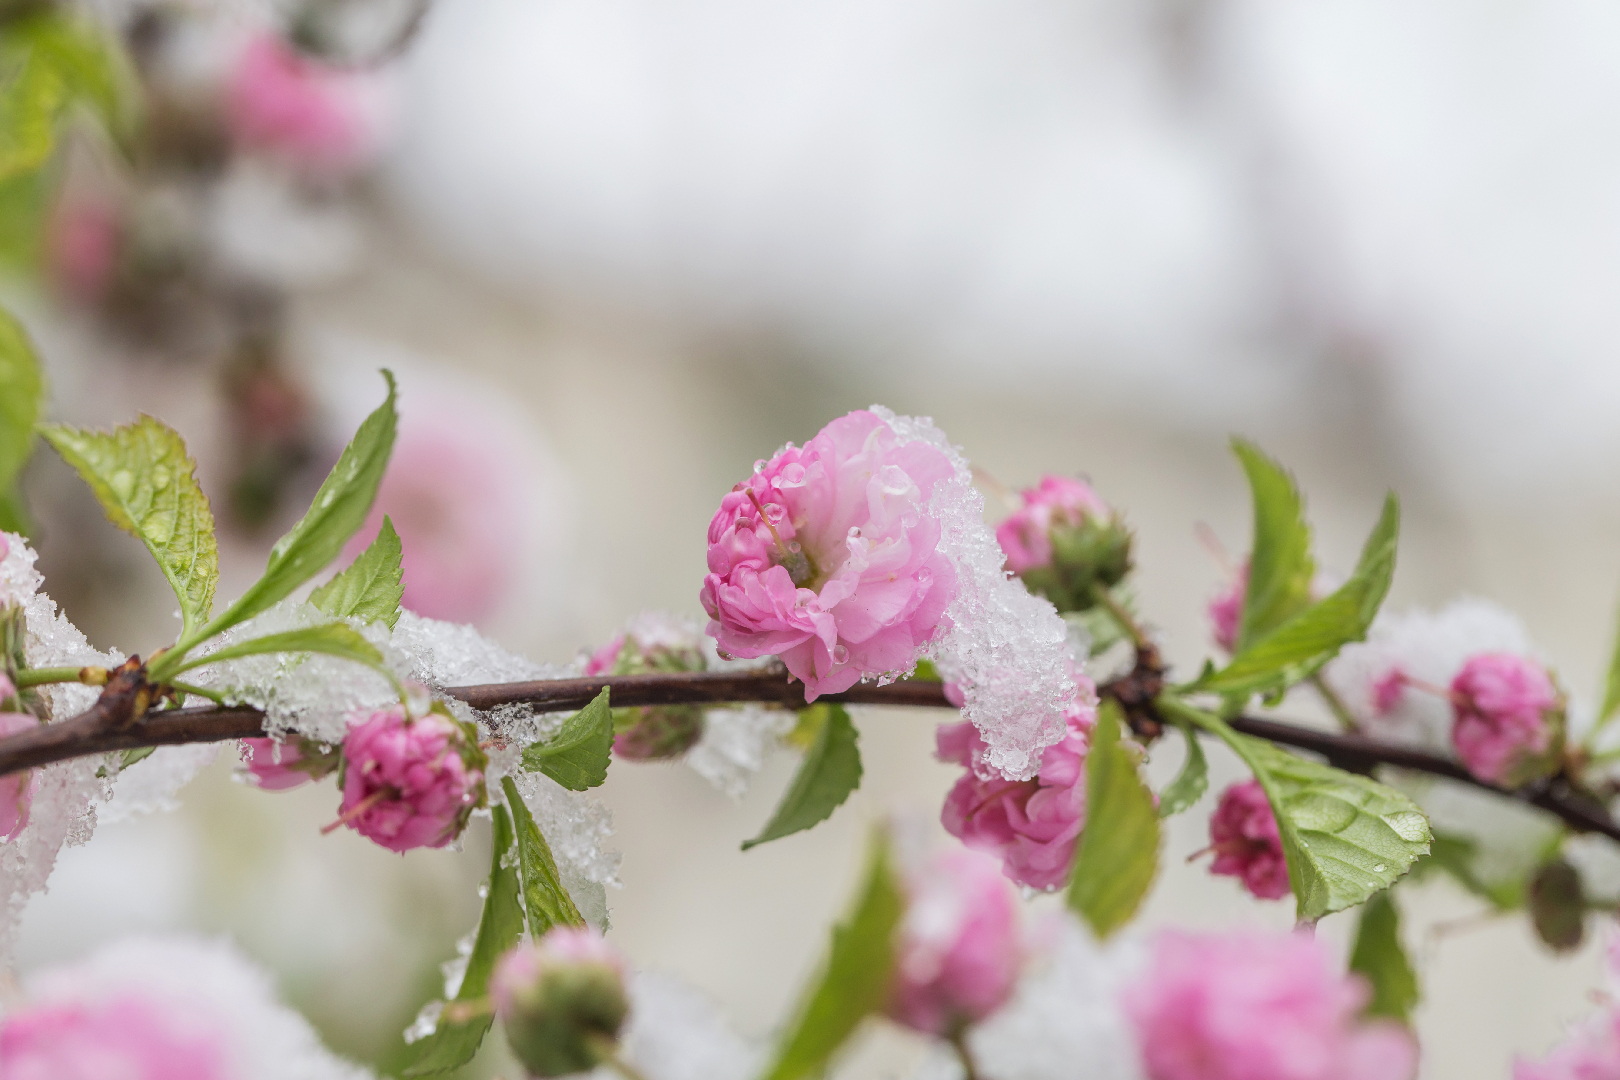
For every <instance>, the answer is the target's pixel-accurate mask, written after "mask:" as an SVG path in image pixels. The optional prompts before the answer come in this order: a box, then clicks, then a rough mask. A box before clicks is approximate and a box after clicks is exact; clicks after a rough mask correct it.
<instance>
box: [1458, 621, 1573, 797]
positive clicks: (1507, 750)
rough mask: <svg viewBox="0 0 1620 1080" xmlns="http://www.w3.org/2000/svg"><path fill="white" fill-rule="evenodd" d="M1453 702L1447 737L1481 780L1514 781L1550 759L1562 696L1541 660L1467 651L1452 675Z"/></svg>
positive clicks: (1560, 728) (1557, 737)
mask: <svg viewBox="0 0 1620 1080" xmlns="http://www.w3.org/2000/svg"><path fill="white" fill-rule="evenodd" d="M1451 702H1452V710H1453V716H1454V720H1453V723H1452V728H1451V741H1452V743H1453V745H1455V746H1456V748H1457V756H1458V757H1460V758H1461V759H1462V762H1463V764H1464V765H1466V766H1467V767H1468V771H1469V772H1471V773H1473V774H1474V775H1475V776H1477V777H1479V778H1480V779H1481V780H1486V781H1489V782H1491V783H1493V784H1503V785H1507V786H1513V785H1517V784H1521V783H1524V782H1525V781H1526V780H1529V779H1532V778H1533V777H1534V776H1536V775H1540V774H1541V773H1543V772H1545V771H1546V768H1547V767H1549V766H1550V765H1551V760H1550V759H1551V758H1552V756H1553V754H1554V752H1555V751H1556V750H1557V743H1558V742H1559V741H1560V740H1561V737H1562V733H1563V722H1564V702H1563V696H1562V695H1561V694H1560V693H1559V692H1558V688H1557V687H1556V686H1555V685H1553V681H1552V679H1551V677H1550V676H1548V674H1547V672H1546V670H1545V669H1544V668H1542V666H1541V665H1540V664H1537V663H1536V662H1535V661H1533V660H1528V659H1526V658H1524V657H1522V656H1516V655H1514V654H1513V653H1482V654H1479V655H1477V656H1472V657H1469V659H1468V661H1467V663H1465V664H1463V668H1462V670H1461V671H1459V672H1458V673H1457V676H1456V678H1454V679H1452V680H1451Z"/></svg>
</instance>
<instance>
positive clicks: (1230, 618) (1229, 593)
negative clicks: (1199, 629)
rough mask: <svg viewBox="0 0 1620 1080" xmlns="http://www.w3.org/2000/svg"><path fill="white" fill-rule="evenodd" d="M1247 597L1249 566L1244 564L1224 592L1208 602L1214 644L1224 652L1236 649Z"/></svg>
mask: <svg viewBox="0 0 1620 1080" xmlns="http://www.w3.org/2000/svg"><path fill="white" fill-rule="evenodd" d="M1248 595H1249V564H1248V563H1244V564H1243V569H1242V570H1239V571H1238V574H1237V576H1236V577H1234V578H1233V579H1232V582H1231V584H1229V585H1228V586H1227V587H1226V590H1225V591H1224V592H1222V593H1220V594H1219V595H1217V596H1216V597H1215V599H1213V600H1211V601H1210V602H1209V623H1210V626H1211V627H1212V628H1213V629H1214V632H1215V644H1216V645H1219V646H1220V647H1221V648H1222V649H1223V650H1225V651H1226V652H1233V651H1235V650H1236V649H1237V640H1238V630H1239V629H1240V628H1241V627H1242V625H1243V605H1244V603H1245V602H1247V600H1248Z"/></svg>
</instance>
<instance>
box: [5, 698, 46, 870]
mask: <svg viewBox="0 0 1620 1080" xmlns="http://www.w3.org/2000/svg"><path fill="white" fill-rule="evenodd" d="M0 683H4V684H5V685H4V686H0V700H4V699H5V698H6V697H7V696H9V695H8V694H7V693H6V691H8V690H12V691H13V692H14V688H13V687H12V686H11V680H10V679H7V678H6V677H5V676H3V675H0ZM38 726H39V721H38V720H36V719H34V717H32V716H30V715H29V714H27V713H21V712H0V738H4V737H5V736H7V735H16V734H18V733H19V732H23V731H28V730H29V729H31V728H35V727H38ZM38 790H39V772H38V770H36V769H24V770H23V771H21V772H14V773H11V774H10V775H9V776H0V842H4V841H11V840H15V839H17V836H18V835H19V834H20V833H21V832H22V831H23V829H24V828H25V827H26V826H27V825H28V813H29V811H30V810H31V809H32V808H33V804H34V794H35V793H36V792H37V791H38Z"/></svg>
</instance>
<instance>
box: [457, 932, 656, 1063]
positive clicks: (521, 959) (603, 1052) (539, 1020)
mask: <svg viewBox="0 0 1620 1080" xmlns="http://www.w3.org/2000/svg"><path fill="white" fill-rule="evenodd" d="M489 995H490V998H491V1000H492V1001H493V1002H494V1005H495V1015H496V1016H498V1017H499V1018H500V1020H501V1023H502V1024H503V1025H505V1027H506V1041H507V1042H508V1043H510V1044H511V1047H512V1052H513V1053H514V1054H515V1055H516V1056H517V1059H518V1061H520V1062H522V1063H523V1067H524V1068H525V1069H527V1070H528V1071H529V1072H530V1073H531V1074H532V1075H534V1076H567V1075H569V1074H571V1073H581V1072H588V1071H589V1070H591V1069H594V1068H595V1067H596V1066H597V1065H599V1064H601V1063H602V1061H603V1060H604V1058H605V1057H606V1056H607V1055H608V1054H610V1053H611V1050H612V1047H613V1044H614V1043H615V1042H617V1041H618V1038H619V1031H620V1029H621V1028H623V1026H624V1021H625V1018H626V1016H628V1015H629V1012H630V1000H629V997H628V995H627V994H626V992H625V986H624V958H623V957H622V956H620V955H619V952H618V950H617V949H615V948H613V947H612V946H611V945H609V944H608V943H607V942H606V941H604V940H603V939H602V936H601V935H600V934H598V933H597V932H596V931H594V930H591V929H588V928H583V927H581V928H576V927H571V926H559V927H557V928H556V929H554V930H552V931H551V932H550V933H548V934H546V936H545V937H543V938H541V939H540V941H539V943H538V944H533V945H519V946H517V947H516V948H514V949H512V950H510V951H509V952H507V953H506V955H504V956H502V957H501V958H500V960H499V961H497V963H496V965H495V970H494V972H493V973H492V974H491V975H490V980H489Z"/></svg>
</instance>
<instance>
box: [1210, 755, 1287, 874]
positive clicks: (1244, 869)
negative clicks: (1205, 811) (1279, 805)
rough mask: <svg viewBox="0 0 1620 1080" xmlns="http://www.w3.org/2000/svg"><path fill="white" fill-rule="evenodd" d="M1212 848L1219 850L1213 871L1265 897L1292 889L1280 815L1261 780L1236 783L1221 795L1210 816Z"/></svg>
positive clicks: (1211, 870)
mask: <svg viewBox="0 0 1620 1080" xmlns="http://www.w3.org/2000/svg"><path fill="white" fill-rule="evenodd" d="M1209 848H1210V850H1211V851H1213V852H1214V853H1215V861H1214V862H1213V863H1212V864H1210V868H1209V871H1210V873H1212V874H1224V875H1229V876H1231V877H1235V878H1238V879H1239V880H1241V881H1242V882H1243V887H1244V888H1245V889H1248V890H1249V892H1251V893H1253V894H1254V895H1255V896H1257V897H1259V898H1260V899H1262V900H1277V899H1280V898H1282V897H1284V896H1287V895H1288V894H1289V892H1290V891H1291V888H1290V886H1289V884H1288V863H1287V860H1285V859H1284V858H1283V849H1282V834H1281V833H1280V832H1279V831H1278V830H1277V817H1276V815H1275V814H1273V813H1272V812H1271V803H1270V802H1269V801H1267V799H1266V793H1265V790H1264V789H1263V788H1261V787H1260V782H1259V781H1258V780H1245V781H1244V782H1242V783H1240V784H1233V785H1232V786H1231V787H1229V788H1227V789H1226V790H1225V791H1224V792H1223V793H1222V794H1221V801H1220V804H1219V805H1218V806H1216V807H1215V813H1213V814H1211V815H1210V819H1209Z"/></svg>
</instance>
